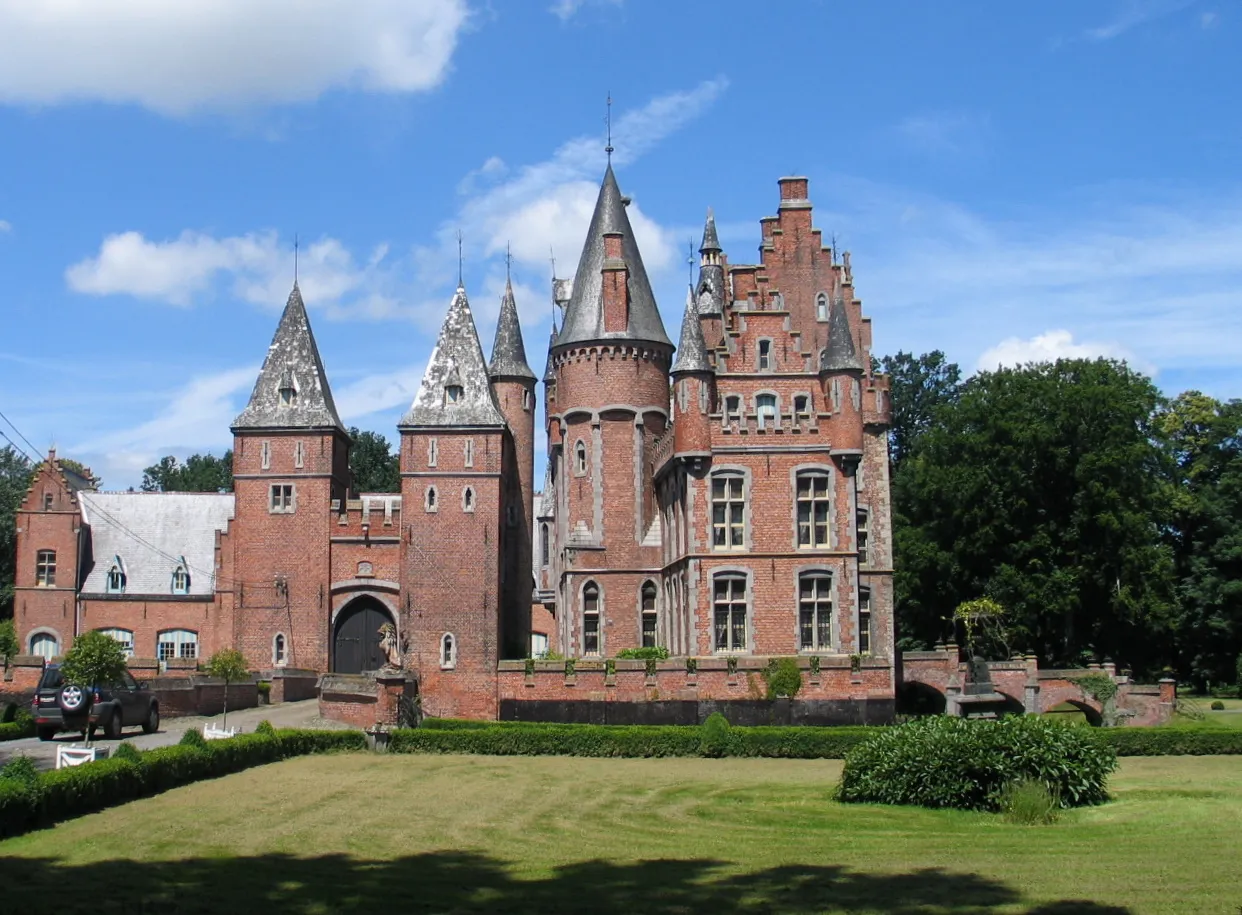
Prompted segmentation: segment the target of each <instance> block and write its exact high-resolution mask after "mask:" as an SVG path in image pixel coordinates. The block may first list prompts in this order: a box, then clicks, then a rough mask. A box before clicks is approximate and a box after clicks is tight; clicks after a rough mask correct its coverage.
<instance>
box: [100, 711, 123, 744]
mask: <svg viewBox="0 0 1242 915" xmlns="http://www.w3.org/2000/svg"><path fill="white" fill-rule="evenodd" d="M121 726H122V722H121V710H120V709H119V708H116V709H113V710H112V714H111V715H109V716H108V720H107V721H106V722H105V723H104V739H105V740H120V739H121Z"/></svg>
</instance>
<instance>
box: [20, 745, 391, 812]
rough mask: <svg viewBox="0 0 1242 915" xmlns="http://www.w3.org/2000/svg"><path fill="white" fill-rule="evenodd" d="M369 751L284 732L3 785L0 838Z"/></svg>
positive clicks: (106, 761) (154, 752) (163, 751)
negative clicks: (309, 758) (222, 780)
mask: <svg viewBox="0 0 1242 915" xmlns="http://www.w3.org/2000/svg"><path fill="white" fill-rule="evenodd" d="M363 749H366V737H365V735H364V734H363V733H362V732H361V731H303V730H282V731H276V732H275V733H274V734H244V735H240V736H238V737H234V738H231V739H229V740H213V741H210V742H208V743H206V744H205V745H203V746H201V747H198V746H175V747H161V748H159V749H156V750H148V751H146V752H143V753H140V754H139V755H138V760H137V761H136V762H135V761H133V759H132V758H129V759H127V758H121V757H114V758H111V759H103V760H99V761H98V762H93V763H87V764H86V765H82V766H74V767H72V768H68V769H60V770H57V771H53V772H43V773H40V774H39V775H38V777H37V779H33V780H31V779H26V778H12V777H0V836H8V835H16V834H18V833H22V832H26V831H28V830H30V829H33V828H35V827H37V826H40V825H45V824H48V823H54V822H56V821H58V820H63V819H68V818H70V817H75V816H80V815H81V814H84V813H91V812H93V811H96V810H102V809H103V808H105V807H113V806H116V805H117V804H123V803H125V802H127V801H132V800H135V799H137V798H140V797H147V796H149V795H152V794H159V793H160V792H163V791H168V790H169V789H171V788H177V787H179V786H181V785H188V784H190V783H191V782H196V781H201V780H202V779H206V778H216V777H218V776H221V775H229V774H231V773H233V772H240V771H242V770H243V769H248V768H250V767H252V766H260V765H263V764H264V763H270V762H276V761H278V760H282V759H288V758H289V757H291V756H304V755H306V754H308V753H326V752H331V751H334V750H363Z"/></svg>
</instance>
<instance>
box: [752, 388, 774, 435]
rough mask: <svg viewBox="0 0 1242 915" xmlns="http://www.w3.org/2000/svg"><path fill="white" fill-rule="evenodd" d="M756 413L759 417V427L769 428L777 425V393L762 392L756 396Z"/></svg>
mask: <svg viewBox="0 0 1242 915" xmlns="http://www.w3.org/2000/svg"><path fill="white" fill-rule="evenodd" d="M755 413H756V414H757V415H758V417H759V428H760V429H767V428H768V427H770V426H775V425H776V395H775V394H760V395H759V396H757V397H756V398H755Z"/></svg>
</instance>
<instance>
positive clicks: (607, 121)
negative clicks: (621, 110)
mask: <svg viewBox="0 0 1242 915" xmlns="http://www.w3.org/2000/svg"><path fill="white" fill-rule="evenodd" d="M607 105H608V113H607V114H606V115H604V123H605V124H606V125H607V126H608V145H607V146H605V147H604V152H606V153H608V164H609V165H611V164H612V152H613V149H612V90H611V89H609V90H608V102H607Z"/></svg>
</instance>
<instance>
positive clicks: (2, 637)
mask: <svg viewBox="0 0 1242 915" xmlns="http://www.w3.org/2000/svg"><path fill="white" fill-rule="evenodd" d="M15 654H17V633H16V631H14V628H13V621H12V620H0V658H7V657H12V656H13V655H15Z"/></svg>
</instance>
